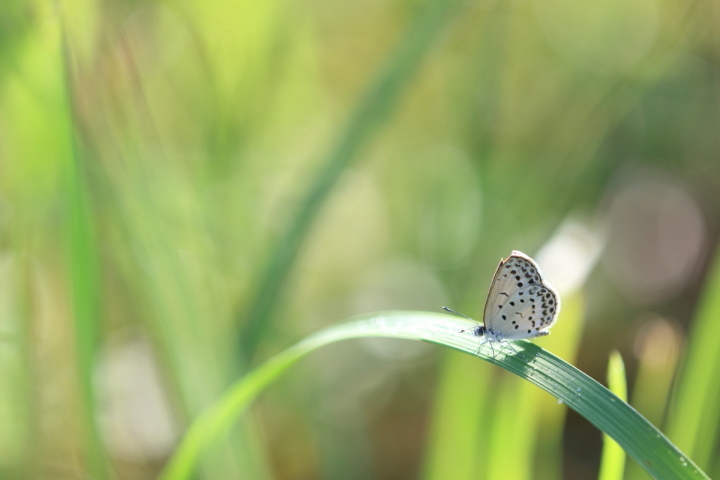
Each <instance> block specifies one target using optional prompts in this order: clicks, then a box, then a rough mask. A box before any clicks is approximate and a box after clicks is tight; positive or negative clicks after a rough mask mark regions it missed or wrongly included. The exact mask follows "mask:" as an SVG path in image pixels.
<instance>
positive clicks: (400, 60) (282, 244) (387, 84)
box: [240, 0, 461, 358]
mask: <svg viewBox="0 0 720 480" xmlns="http://www.w3.org/2000/svg"><path fill="white" fill-rule="evenodd" d="M460 3H461V1H460V0H430V1H429V2H428V5H426V6H425V7H424V8H422V11H421V13H420V14H419V15H418V17H417V19H416V20H415V21H414V23H413V24H412V25H411V26H410V28H409V29H408V30H407V32H406V33H405V35H404V37H403V38H402V39H401V41H400V42H399V44H398V45H397V47H396V48H395V51H394V52H393V53H392V54H391V55H390V57H389V58H388V61H387V64H386V67H385V68H384V69H383V70H381V71H380V74H379V75H378V77H377V78H376V80H375V82H374V83H373V84H372V85H371V86H370V88H369V89H368V91H367V93H366V94H365V95H364V96H363V97H362V98H361V99H360V101H359V102H358V106H357V109H356V110H355V112H354V114H353V115H352V116H351V117H350V119H349V121H348V123H347V125H346V126H345V128H344V131H343V132H342V133H341V134H340V135H339V137H338V141H337V143H336V144H335V145H334V146H333V147H332V148H331V149H330V152H329V153H328V155H327V158H326V159H325V160H324V161H323V163H322V167H321V169H320V171H319V172H318V174H317V175H316V177H315V181H314V183H313V184H312V185H311V186H310V188H309V191H308V193H307V194H306V196H305V199H304V201H303V202H302V203H301V205H300V206H299V208H298V211H297V214H296V215H294V216H293V217H292V219H291V220H290V225H289V226H288V229H287V231H286V232H285V234H284V235H283V237H282V238H281V239H280V241H279V244H278V245H277V247H276V248H275V249H274V251H273V253H272V256H271V257H270V258H271V260H270V262H269V264H268V266H267V269H266V270H265V272H264V274H263V276H262V279H261V280H260V282H259V283H258V289H257V291H256V293H255V296H254V298H253V302H252V304H251V305H250V308H249V314H248V317H247V318H245V319H243V320H244V321H245V324H244V328H243V330H242V332H241V334H242V337H241V339H240V344H241V346H242V351H243V352H244V355H245V357H246V358H252V355H253V352H254V350H255V348H256V347H257V345H258V343H259V339H260V338H262V336H263V333H264V332H265V331H266V330H267V328H268V327H269V326H270V323H269V322H268V321H266V319H267V318H268V317H269V316H270V314H271V311H272V309H273V308H274V307H275V306H276V305H277V303H278V302H277V299H278V297H279V294H280V292H281V291H282V289H283V287H284V285H285V282H286V279H287V274H288V272H289V270H290V268H291V267H292V264H293V262H294V261H295V257H296V256H297V253H298V251H299V249H300V246H301V244H302V242H303V241H304V239H305V237H306V236H307V233H308V231H309V229H310V225H311V224H312V222H313V220H314V219H315V218H316V217H317V215H318V212H319V211H320V208H321V207H322V205H323V203H324V201H325V199H326V198H327V196H328V194H329V193H330V191H331V190H332V188H333V186H334V185H335V184H336V183H337V181H338V179H339V178H340V175H341V174H342V172H344V171H345V169H346V168H347V166H348V165H349V164H350V162H351V161H352V160H353V159H354V158H355V157H356V155H357V153H358V152H359V151H360V149H361V148H362V147H363V146H364V145H366V144H367V143H368V142H369V141H370V140H371V139H372V137H373V135H374V133H375V132H376V131H377V129H378V127H379V126H380V124H381V123H382V122H383V121H385V120H387V119H388V117H389V116H390V113H391V112H392V110H393V108H394V106H395V104H396V103H397V101H398V99H399V98H400V95H401V94H402V92H403V91H404V89H405V88H406V87H407V85H408V83H409V82H410V80H411V79H412V77H413V73H414V71H415V70H416V68H417V67H418V65H419V64H420V62H421V60H422V59H423V58H424V57H425V55H426V54H427V53H428V51H429V50H430V47H431V46H432V45H433V42H434V41H435V39H436V38H437V37H438V35H439V33H440V31H441V30H442V27H443V26H444V25H445V24H446V23H447V22H448V20H449V19H450V18H451V13H452V12H453V11H454V7H455V6H456V5H458V4H460Z"/></svg>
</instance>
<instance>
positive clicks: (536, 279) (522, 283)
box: [483, 251, 560, 340]
mask: <svg viewBox="0 0 720 480" xmlns="http://www.w3.org/2000/svg"><path fill="white" fill-rule="evenodd" d="M559 311H560V301H559V299H558V296H557V293H555V290H553V288H552V287H551V286H550V285H548V284H547V283H545V282H544V280H543V278H542V274H541V273H540V269H539V268H538V266H537V265H536V264H535V262H534V261H533V260H532V259H531V258H530V257H528V256H527V255H525V254H524V253H522V252H518V251H513V252H512V255H510V256H509V257H508V258H507V259H506V260H503V261H501V262H500V265H499V266H498V269H497V271H496V272H495V276H494V277H493V280H492V284H491V285H490V292H489V294H488V299H487V302H486V303H485V312H484V314H483V322H484V324H485V328H487V329H488V330H489V331H492V332H493V333H494V334H496V335H497V334H499V335H501V337H502V338H503V339H505V340H517V339H521V338H532V337H539V336H542V335H547V334H549V333H550V332H549V331H548V329H549V328H550V327H551V326H552V325H553V323H555V320H556V319H557V314H558V312H559Z"/></svg>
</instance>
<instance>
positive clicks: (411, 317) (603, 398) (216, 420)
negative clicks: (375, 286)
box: [160, 312, 708, 480]
mask: <svg viewBox="0 0 720 480" xmlns="http://www.w3.org/2000/svg"><path fill="white" fill-rule="evenodd" d="M467 326H468V322H466V321H463V320H457V319H455V318H452V317H449V316H447V315H442V314H431V313H423V312H381V313H376V314H372V315H365V316H361V317H357V318H356V319H354V320H352V321H350V322H347V323H343V324H340V325H337V326H334V327H330V328H327V329H325V330H322V331H320V332H318V333H316V334H314V335H311V336H309V337H307V338H306V339H305V340H303V341H301V342H299V343H297V344H296V345H294V346H292V347H290V348H288V349H287V350H285V351H283V352H282V353H280V354H278V355H276V356H275V357H273V358H271V359H270V360H268V361H267V362H265V363H264V364H262V365H260V366H259V367H257V368H256V369H254V370H252V371H251V372H250V373H248V374H247V375H246V376H245V377H243V378H241V379H240V380H238V381H237V382H236V383H235V384H234V386H233V387H232V388H231V389H230V390H229V391H228V392H227V393H226V394H225V395H224V396H223V397H221V398H220V399H219V400H218V401H217V402H216V403H215V404H214V405H212V406H211V407H209V408H208V409H207V410H206V411H205V412H204V413H203V414H201V415H200V417H199V418H197V420H195V421H194V422H193V424H192V425H191V427H190V429H189V431H188V432H187V434H186V435H185V437H184V439H183V440H182V442H181V444H180V446H179V447H178V449H177V450H176V452H175V454H174V455H173V456H172V458H171V459H170V461H169V462H168V464H167V466H166V468H165V469H164V471H163V472H162V474H161V476H160V478H161V479H163V480H171V479H172V480H179V479H185V478H189V477H190V476H191V475H192V472H193V469H194V466H195V463H196V462H197V460H198V457H199V455H200V454H201V452H202V451H203V450H204V449H206V448H208V447H209V446H210V445H211V444H212V442H214V441H216V440H217V439H218V438H219V437H221V436H222V435H223V434H224V433H226V432H227V431H228V429H229V428H230V427H231V426H232V424H233V422H234V421H235V420H236V419H237V417H238V416H239V415H240V414H241V413H242V412H243V411H244V410H245V408H247V406H248V405H249V404H250V402H251V401H252V400H253V399H254V398H255V397H256V396H257V395H258V394H259V393H260V392H261V391H262V390H263V389H264V388H265V387H266V386H267V385H269V384H270V383H271V382H272V381H273V380H275V379H276V378H277V377H278V376H279V375H280V374H281V373H283V372H284V371H285V370H286V369H287V367H289V366H290V365H292V364H293V363H295V362H296V361H297V360H298V359H299V358H300V357H302V356H304V355H305V354H307V353H309V352H311V351H313V350H315V349H316V348H319V347H321V346H323V345H327V344H329V343H332V342H336V341H339V340H345V339H351V338H360V337H393V338H406V339H413V340H423V341H427V342H431V343H436V344H439V345H445V346H447V347H450V348H453V349H456V350H460V351H463V352H466V353H468V354H470V355H475V354H476V351H477V347H478V339H477V338H476V337H472V336H470V335H467V334H460V333H458V330H460V329H462V328H467ZM514 348H515V349H516V350H517V351H518V353H517V354H515V353H513V352H511V351H510V350H509V348H508V347H506V346H496V347H495V350H496V356H495V357H493V356H492V353H491V350H490V349H489V348H485V349H483V351H482V352H481V353H480V357H481V358H482V359H484V360H486V361H488V362H491V363H494V364H496V365H498V366H501V367H503V368H505V369H506V370H508V371H510V372H512V373H514V374H516V375H518V376H520V377H521V378H523V379H525V380H528V381H529V382H531V383H533V384H535V385H537V386H539V387H540V388H542V389H543V390H545V391H547V392H548V393H550V394H551V395H553V396H554V397H556V398H559V399H562V400H563V402H564V403H565V404H566V405H568V406H569V407H570V408H572V409H574V410H575V411H577V412H578V413H580V414H581V415H583V416H584V417H585V418H587V419H588V420H589V421H590V422H591V423H593V424H594V425H595V426H597V427H598V428H599V429H601V430H602V431H603V432H605V433H607V434H608V435H610V436H611V437H612V438H613V439H614V440H615V441H616V442H618V444H620V446H622V448H623V449H624V450H625V451H626V452H627V453H628V454H629V455H630V456H632V457H633V458H634V459H635V460H636V461H637V462H638V463H640V464H641V465H642V466H643V468H645V470H647V471H648V473H650V475H652V476H653V477H655V478H658V479H676V480H677V479H679V480H683V479H707V478H708V477H707V476H706V475H705V474H704V473H703V472H702V471H701V470H700V469H699V468H698V467H697V466H695V464H693V462H692V461H691V460H689V459H688V458H687V457H686V456H685V455H684V454H683V453H682V452H681V451H679V450H678V449H677V448H676V447H675V446H674V445H673V444H672V443H670V441H669V440H668V439H667V438H666V437H665V436H664V435H663V434H662V433H661V432H660V431H659V430H658V429H656V428H655V427H654V426H653V425H651V424H650V423H649V422H648V421H647V420H645V419H644V418H643V417H642V415H640V414H639V413H638V412H637V411H635V410H634V409H633V408H632V407H630V406H629V405H628V404H627V403H625V402H623V401H622V400H621V399H620V398H618V397H617V396H616V395H615V394H613V393H612V392H610V391H609V390H608V389H606V388H605V387H603V386H602V385H600V384H599V383H598V382H596V381H595V380H593V379H592V378H590V377H588V376H587V375H585V374H584V373H582V372H581V371H580V370H578V369H576V368H575V367H573V366H572V365H570V364H568V363H566V362H565V361H563V360H561V359H560V358H558V357H556V356H554V355H553V354H551V353H549V352H547V351H545V350H543V349H542V348H540V347H539V346H537V345H535V344H533V343H530V342H526V341H518V342H515V343H514Z"/></svg>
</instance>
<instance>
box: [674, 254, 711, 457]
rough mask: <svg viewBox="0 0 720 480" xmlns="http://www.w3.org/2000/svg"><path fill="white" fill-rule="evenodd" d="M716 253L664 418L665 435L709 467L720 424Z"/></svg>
mask: <svg viewBox="0 0 720 480" xmlns="http://www.w3.org/2000/svg"><path fill="white" fill-rule="evenodd" d="M719 318H720V251H719V253H718V254H716V255H715V260H714V263H713V266H712V268H711V269H710V273H709V277H708V281H707V287H706V289H705V292H704V294H703V298H702V300H701V302H700V306H699V308H698V311H697V316H696V318H695V324H694V327H693V329H692V332H691V335H690V339H689V341H688V345H687V347H686V352H687V356H686V358H685V364H684V366H683V368H682V370H681V371H682V374H681V377H680V380H679V383H678V385H679V387H678V390H677V397H676V399H675V400H676V401H675V402H674V404H673V406H672V408H671V410H670V412H669V415H668V428H667V431H668V436H669V437H670V438H672V439H673V440H674V441H675V442H676V443H677V444H678V445H679V446H681V447H682V448H683V449H684V450H685V451H687V452H688V453H689V454H690V455H692V456H693V458H697V462H698V465H702V466H703V468H708V467H709V466H710V465H712V461H713V452H714V448H715V444H716V443H717V435H718V425H719V424H720V409H719V408H718V405H719V404H720V322H718V319H719Z"/></svg>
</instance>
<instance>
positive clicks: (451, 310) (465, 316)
mask: <svg viewBox="0 0 720 480" xmlns="http://www.w3.org/2000/svg"><path fill="white" fill-rule="evenodd" d="M442 308H443V310H447V311H448V312H450V313H454V314H455V315H459V316H461V317H464V318H467V319H468V320H472V321H473V322H475V320H473V319H472V318H470V317H468V316H467V315H463V314H462V313H460V312H456V311H455V310H453V309H452V308H448V307H442ZM475 323H477V322H475Z"/></svg>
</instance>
